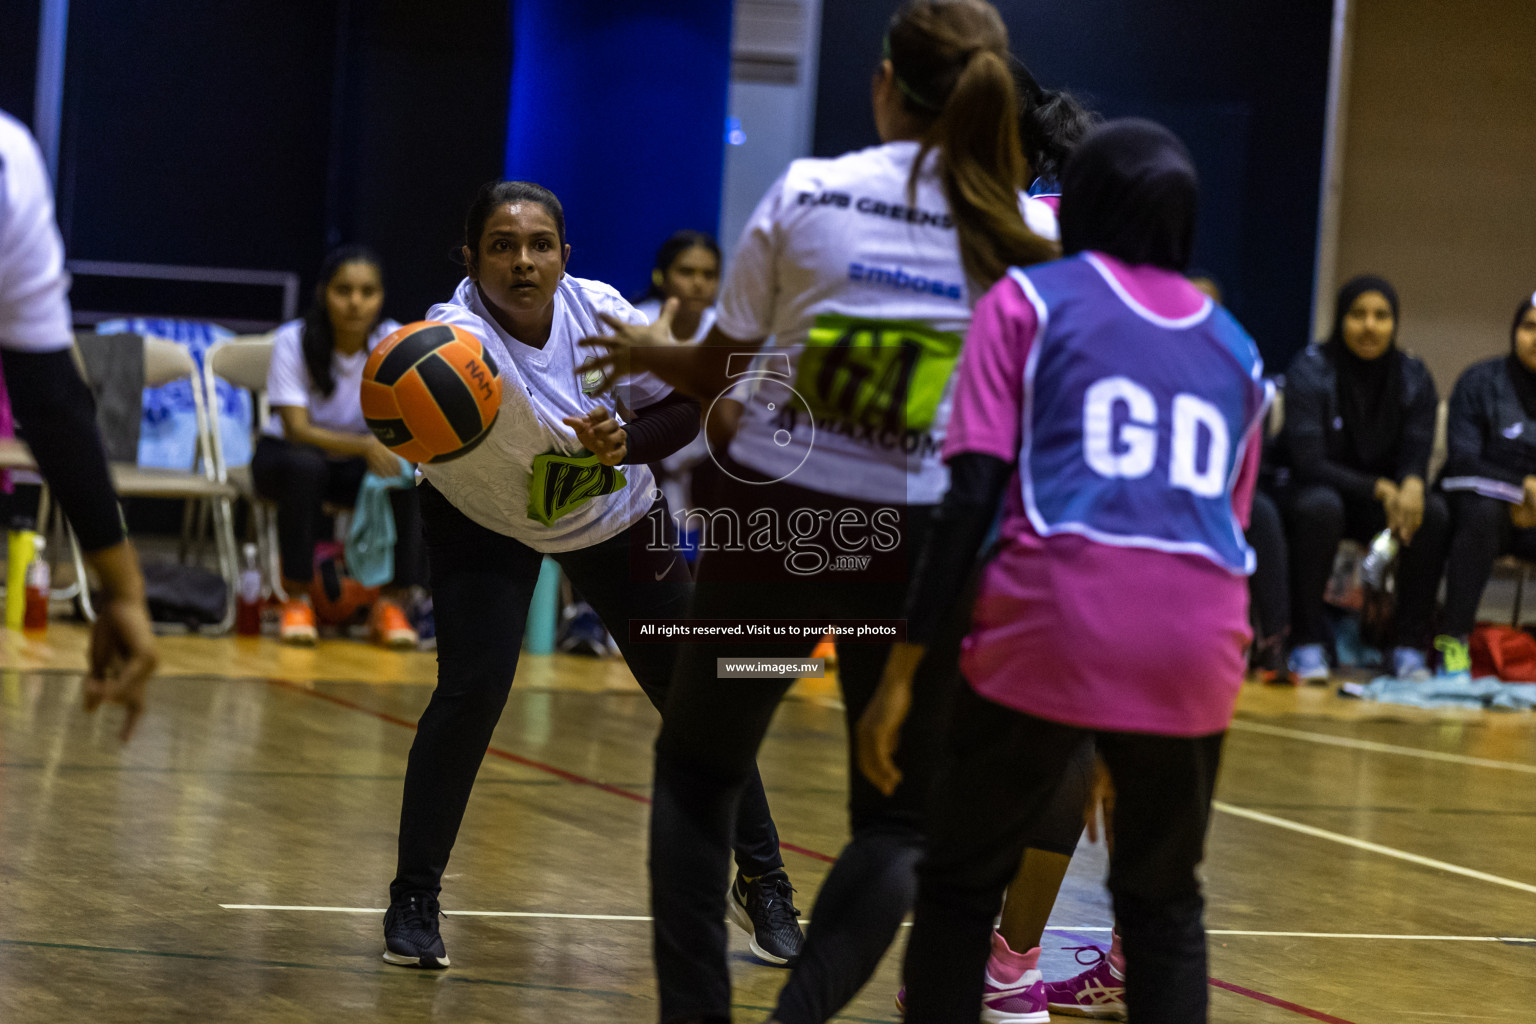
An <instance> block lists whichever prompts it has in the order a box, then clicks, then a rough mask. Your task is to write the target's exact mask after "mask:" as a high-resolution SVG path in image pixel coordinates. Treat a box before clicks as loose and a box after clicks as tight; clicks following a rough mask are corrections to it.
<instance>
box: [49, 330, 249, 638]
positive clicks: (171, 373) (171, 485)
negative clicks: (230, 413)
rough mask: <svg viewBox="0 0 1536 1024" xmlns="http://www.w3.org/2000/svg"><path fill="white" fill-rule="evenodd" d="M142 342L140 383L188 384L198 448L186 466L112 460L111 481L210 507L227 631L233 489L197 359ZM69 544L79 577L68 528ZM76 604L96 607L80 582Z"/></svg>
mask: <svg viewBox="0 0 1536 1024" xmlns="http://www.w3.org/2000/svg"><path fill="white" fill-rule="evenodd" d="M143 344H144V386H145V387H146V388H156V387H162V386H164V385H166V384H169V383H171V382H172V381H175V380H182V379H185V380H186V381H187V382H188V384H189V385H190V387H191V389H192V402H193V406H194V410H195V414H196V420H197V451H196V453H195V454H194V456H193V459H194V464H193V465H192V466H189V467H188V468H187V469H184V470H183V469H158V468H149V467H142V466H138V465H131V464H126V463H113V464H112V467H111V469H112V483H113V485H114V486H115V487H116V489H117V494H118V497H119V498H180V499H181V500H183V501H184V502H199V503H207V505H208V506H209V507H210V509H211V512H212V526H213V534H214V548H215V553H216V556H217V558H218V564H219V575H220V576H221V577H222V578H223V579H224V585H225V591H226V593H227V594H228V600H227V601H226V602H225V607H224V619H223V621H222V622H220V624H219V632H221V633H226V632H228V631H229V630H230V628H231V627H232V626H233V625H234V622H235V589H236V586H237V585H238V576H239V559H238V555H237V552H236V551H235V537H234V510H233V506H232V502H233V500H234V498H235V497H236V496H237V494H238V492H237V491H236V490H235V489H234V488H233V487H231V486H230V485H229V484H227V483H224V482H222V481H220V480H219V479H218V478H217V475H216V474H215V472H214V465H213V459H212V458H211V457H210V452H211V450H212V444H211V441H210V438H209V428H208V410H207V406H206V404H205V403H204V400H203V385H202V381H201V380H200V379H199V376H200V375H199V374H198V371H197V363H196V361H195V360H194V359H193V358H192V354H191V353H190V352H188V351H187V350H186V349H185V348H183V347H182V346H180V345H178V344H176V343H175V342H174V341H166V340H165V339H163V338H153V337H146V338H144V340H143ZM69 540H70V550H71V553H72V555H73V558H74V562H75V572H76V574H77V577H78V578H79V579H80V580H84V579H85V578H86V576H85V561H84V559H83V557H82V556H81V552H80V543H79V540H78V539H77V538H76V537H75V534H74V531H73V530H71V531H70V533H69ZM80 608H81V611H82V612H84V613H85V617H86V618H87V619H88V620H90V621H92V622H94V621H95V619H96V610H95V608H93V607H92V605H91V595H90V589H89V588H88V587H84V586H82V587H81V591H80Z"/></svg>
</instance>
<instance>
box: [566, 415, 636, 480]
mask: <svg viewBox="0 0 1536 1024" xmlns="http://www.w3.org/2000/svg"><path fill="white" fill-rule="evenodd" d="M565 425H566V426H568V427H570V428H571V429H572V430H574V431H576V440H578V441H580V442H581V445H582V447H583V448H585V449H586V450H587V451H589V452H591V453H592V454H593V455H596V456H597V461H598V462H601V463H602V464H603V465H605V466H617V465H618V464H619V463H621V462H623V461H624V456H626V455H628V454H629V446H628V444H627V443H626V442H627V440H628V437H629V435H628V434H626V433H625V431H624V428H623V427H621V426H619V421H618V420H616V419H614V418H613V414H612V413H610V412H609V411H608V410H607V409H604V408H603V407H602V406H598V407H597V408H596V409H593V410H592V411H591V412H589V413H587V414H586V415H585V416H567V417H566V418H565Z"/></svg>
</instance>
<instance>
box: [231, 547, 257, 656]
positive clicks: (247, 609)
mask: <svg viewBox="0 0 1536 1024" xmlns="http://www.w3.org/2000/svg"><path fill="white" fill-rule="evenodd" d="M241 554H242V555H243V556H244V560H245V564H244V567H243V568H242V569H241V570H240V585H239V588H238V590H237V593H236V595H235V601H236V604H235V634H236V635H237V636H260V635H261V567H260V566H258V565H257V564H256V556H257V551H256V545H255V544H247V545H246V546H245V547H244V548H242V549H241Z"/></svg>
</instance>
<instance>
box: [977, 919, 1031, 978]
mask: <svg viewBox="0 0 1536 1024" xmlns="http://www.w3.org/2000/svg"><path fill="white" fill-rule="evenodd" d="M1039 962H1040V947H1039V946H1036V947H1035V948H1034V949H1032V950H1030V951H1029V952H1028V953H1015V952H1014V951H1013V950H1012V949H1011V948H1010V947H1009V945H1008V940H1007V939H1005V938H1003V933H1002V932H999V931H997V930H996V929H994V930H993V932H992V956H991V958H990V959H989V960H988V961H987V973H989V974H991V975H992V980H993V981H995V982H998V983H999V984H1002V985H1012V984H1014V983H1015V982H1017V981H1018V980H1019V979H1020V978H1022V977H1024V972H1026V971H1032V970H1034V969H1035V965H1037V964H1038V963H1039Z"/></svg>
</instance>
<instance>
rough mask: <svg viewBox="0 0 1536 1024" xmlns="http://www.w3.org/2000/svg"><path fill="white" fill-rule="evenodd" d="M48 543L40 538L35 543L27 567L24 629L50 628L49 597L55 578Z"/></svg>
mask: <svg viewBox="0 0 1536 1024" xmlns="http://www.w3.org/2000/svg"><path fill="white" fill-rule="evenodd" d="M47 548H48V542H47V541H45V540H44V539H43V538H41V537H39V538H37V540H35V541H33V549H32V561H31V563H30V564H29V565H28V566H27V584H26V589H27V607H26V612H25V614H24V615H23V618H22V624H21V625H22V628H23V629H35V630H44V629H47V628H48V597H49V594H50V593H52V590H53V578H52V574H51V573H50V571H49V569H48V554H47Z"/></svg>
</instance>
